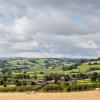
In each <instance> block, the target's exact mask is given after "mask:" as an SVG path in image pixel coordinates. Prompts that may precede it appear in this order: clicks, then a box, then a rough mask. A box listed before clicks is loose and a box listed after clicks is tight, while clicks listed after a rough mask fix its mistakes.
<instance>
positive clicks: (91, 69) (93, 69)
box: [89, 67, 100, 71]
mask: <svg viewBox="0 0 100 100" xmlns="http://www.w3.org/2000/svg"><path fill="white" fill-rule="evenodd" d="M95 70H100V68H96V67H94V68H90V69H89V71H95Z"/></svg>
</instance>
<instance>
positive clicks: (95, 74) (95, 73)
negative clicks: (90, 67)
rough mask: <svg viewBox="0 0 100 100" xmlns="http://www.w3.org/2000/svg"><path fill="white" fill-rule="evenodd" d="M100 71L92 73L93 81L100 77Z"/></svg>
mask: <svg viewBox="0 0 100 100" xmlns="http://www.w3.org/2000/svg"><path fill="white" fill-rule="evenodd" d="M98 76H99V75H98V73H97V72H94V73H93V74H92V75H91V81H92V82H96V81H97V79H98Z"/></svg>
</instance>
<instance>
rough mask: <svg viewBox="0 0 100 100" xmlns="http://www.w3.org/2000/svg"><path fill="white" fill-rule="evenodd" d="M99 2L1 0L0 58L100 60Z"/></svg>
mask: <svg viewBox="0 0 100 100" xmlns="http://www.w3.org/2000/svg"><path fill="white" fill-rule="evenodd" d="M99 22H100V1H99V0H0V57H37V58H38V57H41V58H46V57H49V58H50V57H54V58H55V57H72V58H77V57H81V58H82V57H83V58H84V57H99V56H100V39H99V37H100V23H99Z"/></svg>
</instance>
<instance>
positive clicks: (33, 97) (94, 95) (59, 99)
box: [0, 91, 100, 100]
mask: <svg viewBox="0 0 100 100" xmlns="http://www.w3.org/2000/svg"><path fill="white" fill-rule="evenodd" d="M0 100H100V91H88V92H71V93H33V94H27V93H0Z"/></svg>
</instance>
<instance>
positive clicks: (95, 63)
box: [88, 62, 99, 65]
mask: <svg viewBox="0 0 100 100" xmlns="http://www.w3.org/2000/svg"><path fill="white" fill-rule="evenodd" d="M98 64H99V63H97V62H94V63H91V62H89V63H88V65H98Z"/></svg>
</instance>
